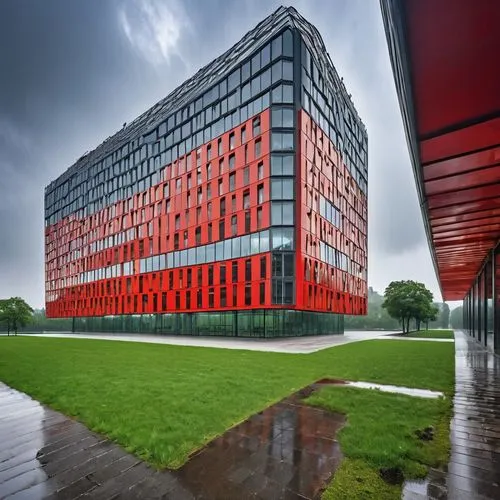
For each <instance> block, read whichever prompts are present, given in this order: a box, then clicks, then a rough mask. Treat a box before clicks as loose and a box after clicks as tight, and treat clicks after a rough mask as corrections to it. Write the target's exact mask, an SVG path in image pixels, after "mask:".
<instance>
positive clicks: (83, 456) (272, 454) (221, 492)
mask: <svg viewBox="0 0 500 500" xmlns="http://www.w3.org/2000/svg"><path fill="white" fill-rule="evenodd" d="M311 392H312V389H311V388H306V389H304V390H302V391H300V392H299V393H297V394H295V395H292V396H291V397H289V398H287V399H285V400H283V401H281V402H279V403H277V404H275V405H273V406H271V407H269V408H267V409H266V410H264V411H262V412H261V413H258V414H256V415H253V416H252V417H250V418H249V419H248V420H246V421H245V422H243V423H241V424H239V425H237V426H235V427H233V428H232V429H230V430H229V431H227V432H225V433H224V434H223V435H222V436H221V437H219V438H217V439H215V440H213V441H212V442H211V443H209V444H208V445H207V446H206V447H205V448H203V449H202V450H200V451H199V452H198V453H196V454H194V455H193V456H192V457H191V458H190V460H189V461H188V462H187V463H186V464H185V465H184V466H183V467H182V468H181V469H179V470H177V471H156V470H154V469H153V468H151V467H148V466H147V465H146V464H145V463H144V462H142V461H140V460H139V459H137V458H135V457H134V456H132V455H130V454H128V453H126V452H125V451H124V450H123V449H122V448H120V447H119V446H118V445H116V444H114V443H111V442H110V441H109V440H107V439H106V438H104V437H102V436H100V435H98V434H95V433H93V432H91V431H89V430H88V429H87V428H86V427H85V426H83V425H82V424H80V423H78V422H75V421H73V420H71V419H69V418H67V417H65V416H64V415H62V414H60V413H58V412H55V411H53V410H50V409H48V408H46V407H44V406H42V405H41V404H39V403H38V402H36V401H34V400H32V399H31V398H29V397H28V396H26V395H25V394H22V393H20V392H17V391H15V390H13V389H11V388H9V387H7V386H5V385H3V384H1V383H0V443H1V448H0V498H2V499H3V498H9V499H29V500H36V499H40V498H54V499H72V498H77V497H78V498H82V499H87V498H99V499H101V498H102V499H108V498H131V499H132V498H148V499H149V498H167V499H168V498H171V499H175V500H180V499H193V498H197V499H233V498H234V499H247V498H255V499H290V500H291V499H297V500H299V499H302V500H303V499H315V498H319V496H320V494H321V491H322V489H323V488H324V487H325V486H326V485H327V484H328V482H329V480H330V479H331V477H332V474H333V473H334V471H335V469H336V468H337V467H338V465H339V464H340V461H341V459H342V454H341V452H340V448H339V444H338V442H337V441H336V439H335V436H336V433H337V431H338V430H339V429H340V428H341V427H342V426H343V425H344V421H345V419H344V417H343V416H341V415H338V414H333V413H330V412H327V411H325V410H321V409H318V408H313V407H310V406H306V405H304V404H302V402H301V399H302V397H305V396H307V395H308V394H310V393H311Z"/></svg>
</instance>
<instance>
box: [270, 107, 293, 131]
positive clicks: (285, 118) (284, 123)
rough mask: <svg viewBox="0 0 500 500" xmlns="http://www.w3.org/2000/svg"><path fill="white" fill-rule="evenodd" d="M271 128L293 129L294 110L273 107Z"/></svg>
mask: <svg viewBox="0 0 500 500" xmlns="http://www.w3.org/2000/svg"><path fill="white" fill-rule="evenodd" d="M271 126H272V127H277V128H293V109H292V108H281V107H273V108H272V112H271Z"/></svg>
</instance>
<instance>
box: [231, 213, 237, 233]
mask: <svg viewBox="0 0 500 500" xmlns="http://www.w3.org/2000/svg"><path fill="white" fill-rule="evenodd" d="M237 234H238V216H237V215H233V216H232V217H231V236H236V235H237Z"/></svg>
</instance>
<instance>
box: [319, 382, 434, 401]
mask: <svg viewBox="0 0 500 500" xmlns="http://www.w3.org/2000/svg"><path fill="white" fill-rule="evenodd" d="M316 384H318V385H343V386H348V387H358V388H359V389H376V390H378V391H382V392H391V393H394V394H405V395H406V396H415V397H418V398H429V399H437V398H440V397H443V396H444V394H443V393H442V392H439V391H429V390H427V389H412V388H410V387H402V386H398V385H385V384H374V383H372V382H351V381H349V380H337V379H327V378H324V379H321V380H318V382H316Z"/></svg>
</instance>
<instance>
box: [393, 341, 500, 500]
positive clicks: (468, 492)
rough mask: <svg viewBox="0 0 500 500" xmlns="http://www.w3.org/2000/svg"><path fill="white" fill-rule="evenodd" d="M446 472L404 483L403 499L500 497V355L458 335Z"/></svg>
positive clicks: (477, 498)
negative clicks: (449, 449) (423, 479)
mask: <svg viewBox="0 0 500 500" xmlns="http://www.w3.org/2000/svg"><path fill="white" fill-rule="evenodd" d="M453 402H454V414H453V419H452V421H451V426H450V440H451V455H450V461H449V464H448V467H447V472H441V471H431V473H430V474H429V477H428V478H427V480H426V481H412V482H408V483H406V484H405V488H404V491H403V498H404V499H405V500H423V499H433V500H434V499H452V500H455V499H456V500H462V499H463V500H490V499H498V498H500V357H498V356H495V355H494V354H492V353H491V352H490V351H488V350H486V349H485V348H484V347H483V346H482V345H480V344H478V343H477V342H475V341H474V340H473V339H471V338H469V337H468V336H467V335H465V334H464V333H461V332H456V333H455V396H454V400H453Z"/></svg>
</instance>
